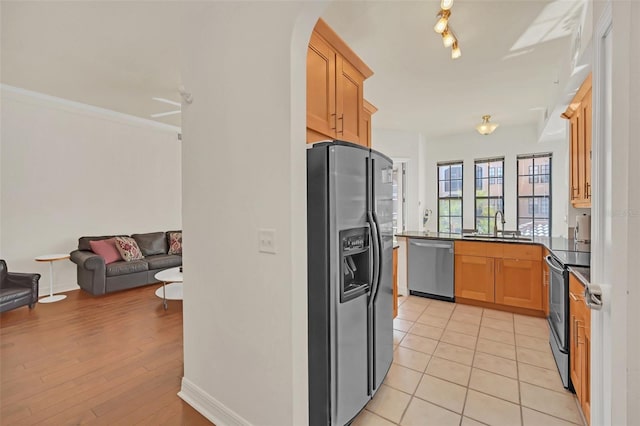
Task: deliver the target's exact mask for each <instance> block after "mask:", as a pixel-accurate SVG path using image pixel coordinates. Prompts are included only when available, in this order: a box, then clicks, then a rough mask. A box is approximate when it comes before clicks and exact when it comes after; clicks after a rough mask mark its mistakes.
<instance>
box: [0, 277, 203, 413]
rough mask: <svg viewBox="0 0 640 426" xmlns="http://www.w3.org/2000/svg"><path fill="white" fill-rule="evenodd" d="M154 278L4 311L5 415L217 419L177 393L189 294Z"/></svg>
mask: <svg viewBox="0 0 640 426" xmlns="http://www.w3.org/2000/svg"><path fill="white" fill-rule="evenodd" d="M156 288H158V285H149V286H145V287H141V288H137V289H133V290H128V291H121V292H118V293H115V294H110V295H105V296H98V297H95V296H91V295H90V294H88V293H85V292H83V291H80V290H77V291H71V292H68V293H66V294H67V295H68V297H67V298H66V299H65V300H64V301H61V302H57V303H51V304H42V303H39V304H37V305H36V307H35V308H34V309H32V310H30V309H28V308H27V307H22V308H18V309H15V310H13V311H9V312H4V313H2V314H0V424H2V425H14V424H16V425H31V424H46V425H68V424H103V425H211V423H210V422H209V421H208V420H207V419H205V418H204V417H203V416H202V415H200V413H198V412H197V411H195V410H194V409H193V408H191V406H189V405H188V404H187V403H185V402H183V401H182V400H181V399H180V398H179V397H178V396H177V395H176V394H177V392H178V391H179V390H180V380H181V378H182V375H183V350H182V302H179V301H169V309H168V310H167V311H165V310H164V309H163V308H162V301H161V299H159V298H157V297H156V296H155V295H154V291H155V290H156Z"/></svg>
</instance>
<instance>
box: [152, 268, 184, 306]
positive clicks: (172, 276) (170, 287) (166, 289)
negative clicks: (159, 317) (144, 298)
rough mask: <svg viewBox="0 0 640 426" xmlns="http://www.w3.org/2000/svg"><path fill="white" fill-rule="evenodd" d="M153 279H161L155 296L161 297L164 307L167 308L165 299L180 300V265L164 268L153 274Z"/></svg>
mask: <svg viewBox="0 0 640 426" xmlns="http://www.w3.org/2000/svg"><path fill="white" fill-rule="evenodd" d="M154 277H155V279H156V280H158V281H162V287H159V288H158V289H157V290H156V296H158V297H161V298H162V304H163V306H164V309H165V310H166V309H167V300H182V272H180V266H176V267H175V268H170V269H165V270H164V271H160V272H158V273H157V274H155V275H154Z"/></svg>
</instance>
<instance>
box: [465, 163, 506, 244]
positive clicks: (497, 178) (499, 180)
mask: <svg viewBox="0 0 640 426" xmlns="http://www.w3.org/2000/svg"><path fill="white" fill-rule="evenodd" d="M497 161H500V162H502V166H501V167H495V168H493V169H494V176H491V169H492V167H491V166H489V165H488V164H490V163H494V162H497ZM485 163H486V164H487V176H486V177H484V176H480V177H478V170H480V172H481V173H480V175H482V168H480V169H478V168H477V166H478V164H485ZM504 167H505V159H504V157H493V158H483V159H476V160H474V162H473V174H474V177H475V178H474V185H473V226H474V228H475V229H476V230H477V229H478V198H480V199H481V200H487V209H488V210H489V211H490V209H491V200H499V199H501V200H502V210H501V211H502V214H503V216H504V209H505V207H504V198H505V197H504ZM498 171H499V172H500V173H501V175H498V174H497V173H498ZM492 180H493V182H494V183H493V185H501V186H502V195H500V196H499V197H498V196H491V192H490V188H491V185H492V184H491V181H492ZM478 181H480V182H484V181H486V182H487V194H488V195H487V196H486V197H478ZM479 189H480V190H482V189H483V188H482V187H480V188H479ZM494 217H495V216H494ZM480 218H481V219H484V218H487V219H489V227H491V216H480ZM489 231H490V230H489ZM491 233H492V232H489V234H491Z"/></svg>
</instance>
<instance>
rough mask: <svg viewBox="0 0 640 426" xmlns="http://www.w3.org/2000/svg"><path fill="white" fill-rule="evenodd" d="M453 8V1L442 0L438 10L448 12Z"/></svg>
mask: <svg viewBox="0 0 640 426" xmlns="http://www.w3.org/2000/svg"><path fill="white" fill-rule="evenodd" d="M452 6H453V0H442V1H441V2H440V9H442V10H449V9H451V7H452Z"/></svg>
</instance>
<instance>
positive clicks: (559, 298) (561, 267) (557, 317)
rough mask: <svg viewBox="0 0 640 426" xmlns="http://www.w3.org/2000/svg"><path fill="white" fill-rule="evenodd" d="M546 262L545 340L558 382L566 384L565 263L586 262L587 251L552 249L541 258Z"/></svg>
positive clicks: (567, 356) (567, 302) (567, 385)
mask: <svg viewBox="0 0 640 426" xmlns="http://www.w3.org/2000/svg"><path fill="white" fill-rule="evenodd" d="M545 261H546V262H547V265H549V317H548V318H547V319H548V321H549V329H550V330H551V332H550V333H549V343H550V344H551V350H552V352H553V357H554V358H555V360H556V365H557V366H558V371H559V372H560V377H561V378H562V384H563V385H564V387H565V388H569V356H570V353H569V271H568V270H567V267H569V266H586V267H588V266H589V264H590V254H589V253H584V252H574V251H563V250H554V251H553V252H552V254H550V255H548V256H547V257H546V258H545Z"/></svg>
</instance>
